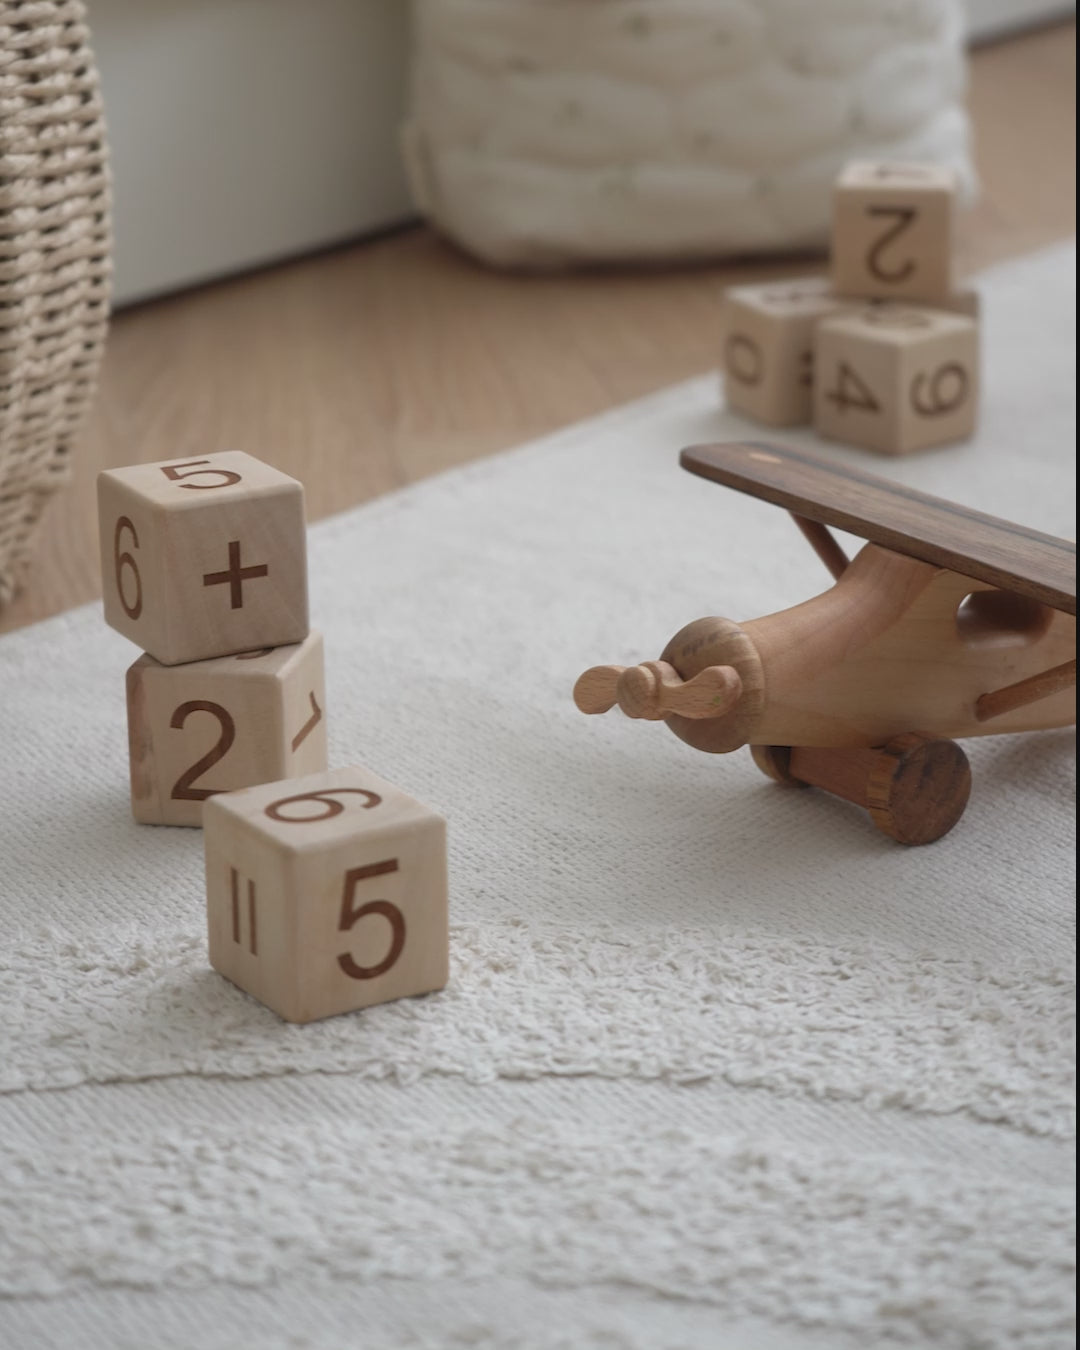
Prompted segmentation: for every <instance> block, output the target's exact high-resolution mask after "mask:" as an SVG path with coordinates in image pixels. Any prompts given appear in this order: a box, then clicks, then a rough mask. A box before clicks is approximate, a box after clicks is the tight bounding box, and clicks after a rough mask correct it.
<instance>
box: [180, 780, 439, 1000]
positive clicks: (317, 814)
mask: <svg viewBox="0 0 1080 1350" xmlns="http://www.w3.org/2000/svg"><path fill="white" fill-rule="evenodd" d="M205 843H206V896H207V912H208V921H209V930H210V963H211V965H213V967H214V969H215V970H218V971H220V972H221V974H222V975H224V976H226V977H227V978H228V979H230V980H232V982H233V983H234V984H237V985H239V986H240V988H241V989H245V990H246V991H247V992H248V993H249V994H251V995H253V996H254V997H255V998H257V999H258V1000H259V1001H260V1002H261V1003H265V1004H266V1006H267V1007H269V1008H272V1009H273V1010H274V1012H276V1013H278V1014H279V1015H280V1016H281V1017H283V1018H285V1020H286V1021H288V1022H311V1021H314V1020H315V1019H316V1018H319V1017H331V1016H333V1015H334V1014H335V1013H343V1012H350V1011H351V1010H352V1009H354V1008H364V1007H367V1006H368V1005H369V1004H372V1003H384V1002H386V1001H387V1000H388V999H394V998H401V997H403V996H405V995H409V994H423V993H427V992H429V991H430V990H433V989H441V988H442V987H443V986H444V985H445V984H446V980H447V975H448V962H449V937H448V928H447V924H448V917H447V882H446V823H445V821H444V820H443V819H442V817H441V816H439V815H437V814H436V813H435V812H434V811H431V810H429V809H428V808H427V807H426V806H422V805H421V804H420V803H419V802H417V801H414V800H413V799H412V798H411V797H408V796H406V795H405V793H404V792H400V791H398V789H397V788H395V787H392V786H391V785H390V784H389V783H386V782H384V781H383V780H382V779H381V778H376V777H375V775H374V774H372V773H368V772H367V770H365V769H360V768H348V769H332V770H331V771H330V772H328V773H319V774H314V775H312V776H310V777H308V778H302V779H299V780H294V781H291V782H285V783H270V784H264V785H263V786H261V787H254V788H246V789H245V790H244V791H242V792H231V793H228V794H226V795H224V796H220V797H212V798H211V799H210V801H208V802H207V804H206V813H205Z"/></svg>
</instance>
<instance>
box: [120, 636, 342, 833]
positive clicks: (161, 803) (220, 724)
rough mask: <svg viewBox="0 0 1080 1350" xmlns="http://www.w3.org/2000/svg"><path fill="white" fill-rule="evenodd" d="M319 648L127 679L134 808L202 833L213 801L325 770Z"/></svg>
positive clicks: (145, 660) (147, 659)
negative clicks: (220, 795)
mask: <svg viewBox="0 0 1080 1350" xmlns="http://www.w3.org/2000/svg"><path fill="white" fill-rule="evenodd" d="M325 708H326V692H325V681H324V676H323V641H322V637H321V636H320V634H318V633H315V632H313V633H311V634H309V636H308V637H307V638H305V639H304V641H303V642H301V643H297V644H296V645H294V646H290V647H271V648H267V649H266V650H264V651H257V652H246V653H245V654H244V655H242V656H218V657H214V658H213V659H212V660H210V661H194V662H191V663H190V664H188V665H183V666H163V665H161V664H160V662H158V661H155V660H154V658H153V657H152V656H142V657H140V658H139V660H138V661H136V662H135V664H134V665H133V666H131V667H130V669H129V670H128V673H127V709H128V745H129V749H130V758H131V807H132V811H133V812H134V815H135V819H136V820H139V821H142V822H143V823H144V824H148V825H201V824H202V815H203V803H204V802H205V801H206V800H207V799H208V798H209V797H213V796H215V795H216V794H217V793H219V792H232V791H233V790H234V789H235V788H244V787H251V786H253V785H254V784H255V783H271V782H275V781H277V780H278V779H281V778H297V777H301V776H303V775H305V774H311V773H317V772H319V771H320V770H322V769H325V768H326V714H325V711H324V710H325Z"/></svg>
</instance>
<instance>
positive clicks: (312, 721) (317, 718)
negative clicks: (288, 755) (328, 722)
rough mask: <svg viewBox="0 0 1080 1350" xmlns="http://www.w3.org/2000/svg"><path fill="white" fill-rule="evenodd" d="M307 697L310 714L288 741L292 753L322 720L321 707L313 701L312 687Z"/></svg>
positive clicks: (313, 691)
mask: <svg viewBox="0 0 1080 1350" xmlns="http://www.w3.org/2000/svg"><path fill="white" fill-rule="evenodd" d="M308 698H310V699H311V716H310V717H309V718H308V720H307V721H306V722H305V723H304V725H303V726H302V727H301V728H300V730H299V731H298V732H297V733H296V735H295V736H294V737H293V738H292V741H291V742H290V744H291V746H292V750H293V753H294V754H295V753H296V751H297V750H299V749H300V747H301V745H303V743H304V741H306V740H307V738H308V737H309V736H310V735H311V733H312V732H313V731H314V730H315V728H316V727H317V726H318V725H319V723H320V722H321V721H322V709H321V708H320V707H319V705H318V703H317V702H316V701H315V690H314V689H312V691H311V692H310V694H309V695H308Z"/></svg>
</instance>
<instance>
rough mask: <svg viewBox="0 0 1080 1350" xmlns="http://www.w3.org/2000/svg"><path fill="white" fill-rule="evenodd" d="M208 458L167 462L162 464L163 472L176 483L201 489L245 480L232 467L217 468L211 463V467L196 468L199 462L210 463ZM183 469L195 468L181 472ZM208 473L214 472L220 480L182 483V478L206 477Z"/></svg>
mask: <svg viewBox="0 0 1080 1350" xmlns="http://www.w3.org/2000/svg"><path fill="white" fill-rule="evenodd" d="M209 463H210V461H209V460H208V459H189V460H188V462H187V463H186V464H166V465H162V468H161V472H162V473H163V474H164V475H165V477H166V478H171V479H172V481H173V482H174V483H180V486H181V487H182V488H197V489H200V490H203V489H207V488H220V487H231V486H232V484H233V483H239V482H242V481H243V480H242V479H241V477H240V475H239V474H238V473H234V472H233V470H232V469H216V468H214V467H213V465H211V467H210V468H209V469H200V468H196V465H199V464H209ZM181 469H194V473H181V472H180V470H181ZM207 474H213V475H214V477H215V478H217V479H218V480H219V481H218V482H216V483H182V482H180V480H181V479H182V478H204V477H206V475H207Z"/></svg>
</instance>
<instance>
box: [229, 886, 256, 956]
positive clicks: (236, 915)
mask: <svg viewBox="0 0 1080 1350" xmlns="http://www.w3.org/2000/svg"><path fill="white" fill-rule="evenodd" d="M229 899H230V900H231V902H232V940H233V941H234V942H235V943H236V944H237V946H240V945H242V943H243V940H244V909H245V908H246V910H247V936H248V951H249V952H250V953H251V954H252V956H258V954H259V940H258V926H257V921H258V914H257V912H256V905H255V883H254V882H253V881H249V882H248V884H247V905H246V906H244V905H242V904H241V901H240V876H239V873H238V872H237V870H236V868H235V867H230V868H229Z"/></svg>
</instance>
